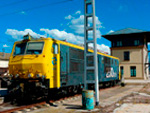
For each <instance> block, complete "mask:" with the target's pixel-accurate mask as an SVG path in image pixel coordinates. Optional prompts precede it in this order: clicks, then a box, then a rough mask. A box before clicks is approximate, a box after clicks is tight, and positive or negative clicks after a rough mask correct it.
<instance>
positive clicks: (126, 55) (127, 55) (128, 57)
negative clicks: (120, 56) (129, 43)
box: [124, 51, 130, 60]
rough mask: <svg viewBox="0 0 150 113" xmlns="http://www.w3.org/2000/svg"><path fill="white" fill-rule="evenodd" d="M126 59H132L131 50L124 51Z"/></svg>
mask: <svg viewBox="0 0 150 113" xmlns="http://www.w3.org/2000/svg"><path fill="white" fill-rule="evenodd" d="M124 60H130V52H129V51H125V52H124Z"/></svg>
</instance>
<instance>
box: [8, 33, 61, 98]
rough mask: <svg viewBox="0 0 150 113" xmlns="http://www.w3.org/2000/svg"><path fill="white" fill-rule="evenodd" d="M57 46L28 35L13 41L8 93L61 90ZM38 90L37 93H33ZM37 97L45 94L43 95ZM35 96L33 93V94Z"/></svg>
mask: <svg viewBox="0 0 150 113" xmlns="http://www.w3.org/2000/svg"><path fill="white" fill-rule="evenodd" d="M59 59H60V52H59V44H58V43H57V42H55V40H53V39H50V38H40V39H33V38H32V37H31V36H30V35H29V34H28V35H26V36H24V40H23V41H18V42H15V44H14V46H13V50H12V53H11V56H10V60H9V73H10V75H11V77H12V80H11V83H12V84H11V85H10V87H9V91H10V92H12V91H13V92H17V91H14V90H15V89H17V88H16V87H18V90H19V89H20V92H24V91H23V90H25V89H28V90H29V92H28V94H32V93H35V94H36V93H39V91H38V90H40V91H41V92H43V93H47V95H48V89H49V88H59V87H60V67H59V63H60V61H59ZM36 89H37V91H35V90H36ZM43 93H42V94H40V96H41V95H45V94H43ZM32 95H34V94H32Z"/></svg>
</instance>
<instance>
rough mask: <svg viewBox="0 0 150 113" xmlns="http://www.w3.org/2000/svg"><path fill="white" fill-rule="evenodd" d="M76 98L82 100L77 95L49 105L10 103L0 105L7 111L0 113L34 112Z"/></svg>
mask: <svg viewBox="0 0 150 113" xmlns="http://www.w3.org/2000/svg"><path fill="white" fill-rule="evenodd" d="M114 87H118V86H114ZM110 88H111V87H110ZM110 88H103V89H100V91H104V90H108V89H110ZM76 98H81V94H75V95H73V96H66V97H63V98H59V99H55V100H50V101H49V103H47V102H46V101H42V102H37V103H33V104H29V105H22V106H13V105H11V104H10V103H4V104H2V105H0V109H1V107H2V106H4V107H6V109H4V110H0V113H21V112H23V113H24V112H29V111H34V110H36V109H40V108H46V107H50V106H57V105H58V104H61V103H63V101H70V100H74V99H76Z"/></svg>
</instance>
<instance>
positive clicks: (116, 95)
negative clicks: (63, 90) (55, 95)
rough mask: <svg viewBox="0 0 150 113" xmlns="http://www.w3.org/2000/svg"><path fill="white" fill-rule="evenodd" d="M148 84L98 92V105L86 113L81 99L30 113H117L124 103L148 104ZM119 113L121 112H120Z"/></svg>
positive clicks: (149, 101)
mask: <svg viewBox="0 0 150 113" xmlns="http://www.w3.org/2000/svg"><path fill="white" fill-rule="evenodd" d="M149 86H150V84H147V85H126V86H125V87H121V86H116V87H111V88H106V89H102V90H100V105H99V106H98V107H95V109H94V110H91V111H88V110H84V109H82V97H81V95H80V96H78V97H74V98H71V99H67V100H63V101H60V102H59V101H58V102H56V103H54V106H49V107H47V108H41V109H37V110H34V111H30V112H31V113H75V112H79V113H81V112H82V113H84V112H92V113H113V112H116V113H119V112H117V111H115V110H116V109H117V108H119V107H121V105H123V104H124V103H150V97H147V96H145V95H147V94H150V88H149ZM120 113H121V112H120Z"/></svg>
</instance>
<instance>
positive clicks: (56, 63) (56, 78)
mask: <svg viewBox="0 0 150 113" xmlns="http://www.w3.org/2000/svg"><path fill="white" fill-rule="evenodd" d="M52 47H53V57H52V64H53V80H51V81H50V82H52V83H53V86H54V88H59V87H60V46H59V44H58V43H56V42H54V43H53V46H52Z"/></svg>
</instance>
